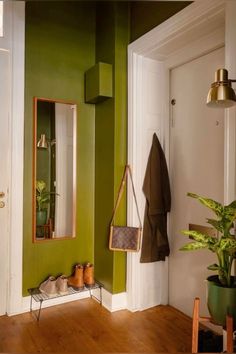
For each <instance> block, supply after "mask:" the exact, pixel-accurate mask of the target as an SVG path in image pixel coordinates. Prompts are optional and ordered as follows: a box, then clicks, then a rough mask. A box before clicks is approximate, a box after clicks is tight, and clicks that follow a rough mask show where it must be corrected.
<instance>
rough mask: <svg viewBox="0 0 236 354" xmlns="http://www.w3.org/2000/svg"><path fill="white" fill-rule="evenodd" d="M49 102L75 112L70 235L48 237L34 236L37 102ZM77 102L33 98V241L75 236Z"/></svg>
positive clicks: (73, 237)
mask: <svg viewBox="0 0 236 354" xmlns="http://www.w3.org/2000/svg"><path fill="white" fill-rule="evenodd" d="M39 101H44V102H49V103H50V102H51V103H55V104H56V103H62V104H68V105H71V106H74V109H75V113H74V116H73V176H72V178H73V185H72V193H73V200H72V235H70V236H68V235H65V236H60V237H56V235H55V237H50V238H42V239H39V238H36V175H37V109H38V102H39ZM76 161H77V103H76V102H74V101H66V100H60V99H48V98H42V97H34V98H33V163H32V165H33V171H32V188H33V189H32V203H33V204H32V241H33V243H38V242H40V243H41V242H45V241H54V240H57V241H58V240H65V239H68V240H72V239H75V237H76V194H77V183H76V176H77V162H76Z"/></svg>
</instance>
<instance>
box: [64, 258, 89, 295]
mask: <svg viewBox="0 0 236 354" xmlns="http://www.w3.org/2000/svg"><path fill="white" fill-rule="evenodd" d="M94 284H95V281H94V267H93V264H91V263H87V264H85V265H84V266H83V265H82V264H76V266H75V271H74V274H73V275H72V276H70V277H69V278H68V285H69V286H72V287H73V288H75V289H83V288H84V285H86V286H87V287H90V286H93V285H94Z"/></svg>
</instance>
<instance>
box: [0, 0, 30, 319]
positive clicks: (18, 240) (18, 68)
mask: <svg viewBox="0 0 236 354" xmlns="http://www.w3.org/2000/svg"><path fill="white" fill-rule="evenodd" d="M4 11H6V12H7V22H8V23H6V26H7V30H8V33H7V34H6V38H5V39H4V41H3V45H4V47H5V49H6V50H9V52H10V61H11V73H10V75H11V78H10V80H11V82H10V90H11V95H10V96H11V97H10V113H9V134H10V141H9V148H10V152H9V159H10V161H9V164H10V166H9V172H10V177H9V242H8V245H9V246H8V268H9V271H8V279H9V280H8V294H7V308H6V312H7V314H13V313H18V312H19V310H20V309H21V307H22V268H23V264H22V253H23V171H24V56H25V2H24V1H19V2H17V1H9V2H4Z"/></svg>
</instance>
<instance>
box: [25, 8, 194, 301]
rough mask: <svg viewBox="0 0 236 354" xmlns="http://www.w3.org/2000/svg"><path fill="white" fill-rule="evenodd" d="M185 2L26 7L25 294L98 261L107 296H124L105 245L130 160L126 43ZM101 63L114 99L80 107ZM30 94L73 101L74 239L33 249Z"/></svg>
mask: <svg viewBox="0 0 236 354" xmlns="http://www.w3.org/2000/svg"><path fill="white" fill-rule="evenodd" d="M187 4H188V3H186V2H182V3H177V2H161V3H160V2H158V4H157V3H155V4H154V3H153V2H148V3H147V2H138V1H137V2H135V3H134V2H126V1H116V2H114V1H98V2H96V3H95V2H92V1H32V2H26V43H25V46H26V52H25V64H26V66H25V160H24V225H23V227H24V241H23V294H24V295H27V289H28V288H29V287H35V286H37V285H38V284H39V283H40V282H41V281H42V280H44V278H46V277H47V276H48V275H49V274H52V275H57V274H60V273H65V274H67V275H68V274H70V273H71V270H72V265H73V264H74V263H77V262H86V261H90V262H94V263H95V276H96V278H97V279H98V280H100V281H101V282H103V283H104V286H105V288H106V289H107V290H109V291H110V292H112V293H119V292H122V291H125V282H126V254H125V253H124V252H112V251H109V249H108V239H109V223H110V219H111V215H112V210H113V207H114V203H115V199H116V197H117V192H118V187H119V183H120V180H121V177H122V174H123V171H124V166H125V164H126V159H127V156H126V155H127V45H128V44H129V42H130V41H131V40H134V39H136V38H137V37H139V36H141V35H142V34H144V33H145V32H147V31H148V30H150V29H151V28H153V27H154V26H156V25H157V24H159V23H160V22H162V21H163V20H165V19H166V18H168V17H170V16H171V15H172V14H173V13H175V12H177V11H179V10H180V9H181V8H183V7H184V6H186V5H187ZM130 7H131V8H132V11H131V10H130ZM130 11H131V12H130ZM130 21H131V25H130ZM130 31H131V40H130ZM99 61H101V62H104V63H109V64H112V66H113V97H112V98H109V99H107V100H106V101H104V102H101V103H98V104H97V105H96V106H95V105H93V104H85V103H84V73H85V72H86V71H87V70H88V69H90V68H91V67H92V66H94V65H95V64H96V63H97V62H99ZM34 96H38V97H45V98H52V99H64V100H70V101H71V100H73V101H75V102H76V103H77V109H78V120H77V139H78V140H77V142H78V144H77V154H78V155H77V188H78V189H77V217H76V226H77V228H76V229H77V232H76V234H77V237H76V238H75V239H68V240H61V241H60V240H53V241H48V242H41V243H32V151H33V146H32V142H33V97H34ZM125 201H126V198H125V196H124V198H123V200H122V204H121V207H120V208H119V212H118V215H117V218H116V222H117V223H120V224H122V223H123V224H125V221H126V203H125Z"/></svg>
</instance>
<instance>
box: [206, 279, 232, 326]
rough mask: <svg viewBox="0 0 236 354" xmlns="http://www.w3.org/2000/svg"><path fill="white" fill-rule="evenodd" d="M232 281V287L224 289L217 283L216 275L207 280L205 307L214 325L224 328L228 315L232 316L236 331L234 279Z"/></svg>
mask: <svg viewBox="0 0 236 354" xmlns="http://www.w3.org/2000/svg"><path fill="white" fill-rule="evenodd" d="M233 279H234V280H233V284H234V285H233V287H232V288H226V287H223V286H222V285H221V284H220V283H219V280H218V276H217V275H212V276H210V277H208V278H207V280H208V282H207V284H208V299H207V306H208V310H209V312H210V315H211V317H212V319H213V322H214V323H216V324H218V325H221V326H224V327H225V325H226V316H227V314H228V315H231V316H233V322H234V329H236V277H233Z"/></svg>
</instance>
